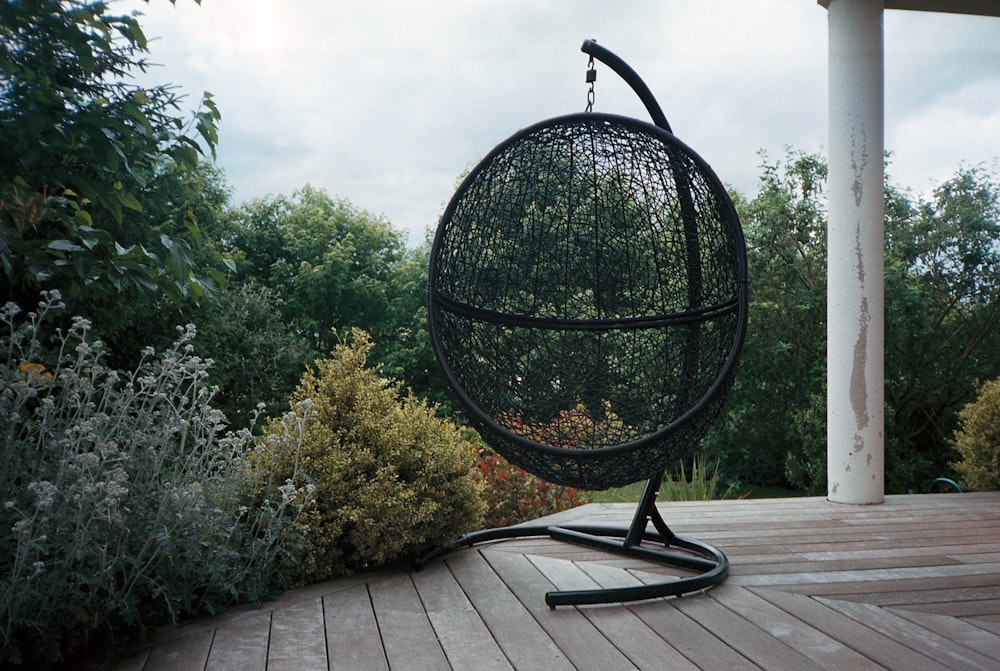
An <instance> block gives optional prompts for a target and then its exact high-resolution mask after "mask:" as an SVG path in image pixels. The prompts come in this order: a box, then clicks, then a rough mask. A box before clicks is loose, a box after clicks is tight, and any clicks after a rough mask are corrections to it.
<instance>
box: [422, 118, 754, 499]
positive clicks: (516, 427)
mask: <svg viewBox="0 0 1000 671" xmlns="http://www.w3.org/2000/svg"><path fill="white" fill-rule="evenodd" d="M429 305H430V313H431V335H432V340H433V341H434V346H435V350H436V352H437V354H438V358H439V360H440V361H441V363H442V366H443V367H444V370H445V373H446V375H447V376H448V378H449V382H450V383H451V385H452V387H453V389H454V390H455V391H456V392H457V394H458V396H459V398H460V399H461V400H462V402H463V404H464V405H465V407H466V410H467V411H468V414H469V415H470V418H471V419H472V421H473V423H474V424H475V425H476V427H477V429H478V430H479V431H480V433H481V434H482V435H483V437H484V439H485V440H487V441H488V442H489V443H490V444H491V445H492V446H493V447H494V448H495V449H496V450H497V451H498V452H500V453H501V454H503V455H504V456H505V457H507V458H508V459H509V460H510V461H512V462H514V463H517V464H519V465H521V466H523V467H525V468H527V469H528V470H529V471H531V472H533V473H535V474H537V475H539V476H541V477H543V478H546V479H548V480H551V481H553V482H558V483H561V484H568V485H573V486H577V487H585V488H588V489H604V488H607V487H611V486H617V485H621V484H626V483H628V482H634V481H636V480H640V479H643V478H647V477H650V476H651V475H652V474H654V473H656V472H657V471H659V470H661V469H662V468H664V467H666V466H668V465H670V464H672V463H673V462H674V461H676V460H677V459H679V458H682V457H684V456H686V455H687V454H689V453H690V452H691V450H692V449H693V448H694V447H695V445H696V444H697V442H698V440H700V439H701V437H702V436H703V435H704V433H705V431H706V430H707V429H708V427H709V425H710V424H711V422H712V421H713V420H714V419H715V416H716V415H717V413H718V410H719V408H720V407H721V404H722V401H723V398H724V395H725V391H726V390H727V388H728V385H729V383H730V381H731V376H732V372H733V368H734V365H735V359H736V357H737V355H738V352H739V348H740V347H741V345H742V338H743V332H744V328H745V322H746V260H745V249H744V242H743V236H742V232H741V230H740V226H739V221H738V219H737V217H736V214H735V211H734V210H733V207H732V203H731V202H730V200H729V198H728V196H727V195H726V192H725V190H724V189H723V187H722V186H721V184H720V183H719V181H718V179H717V178H716V177H715V175H714V173H712V171H711V169H710V168H708V166H707V165H706V164H705V163H704V162H703V161H702V160H701V159H700V158H699V157H698V156H697V155H696V154H694V153H693V152H692V151H691V150H690V149H688V148H687V147H686V146H685V145H683V144H682V143H681V142H679V141H678V140H677V139H676V138H674V137H673V136H672V135H671V134H669V133H667V132H665V131H663V130H661V129H659V128H657V127H655V126H652V125H649V124H645V123H642V122H639V121H636V120H633V119H627V118H624V117H616V116H610V115H599V114H579V115H572V116H568V117H562V118H559V119H553V120H550V121H547V122H543V123H541V124H538V125H536V126H533V127H531V128H528V129H525V130H524V131H521V132H520V133H518V134H517V135H515V136H513V137H512V138H510V139H509V140H507V141H506V142H504V143H502V144H501V145H499V146H498V147H497V148H496V149H494V150H493V152H491V153H490V154H489V155H488V156H487V157H486V158H485V159H484V160H483V161H482V162H481V163H480V164H479V165H478V166H477V167H476V168H475V169H474V170H473V171H472V172H471V173H470V175H469V176H468V178H467V179H466V180H465V181H464V182H463V184H462V185H461V186H460V187H459V189H458V191H457V192H456V194H455V196H454V197H453V199H452V201H451V203H450V204H449V206H448V208H447V209H446V211H445V214H444V216H443V217H442V220H441V223H440V225H439V228H438V232H437V236H436V238H435V242H434V246H433V248H432V252H431V276H430V301H429Z"/></svg>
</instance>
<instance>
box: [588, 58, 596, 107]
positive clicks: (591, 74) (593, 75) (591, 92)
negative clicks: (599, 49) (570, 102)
mask: <svg viewBox="0 0 1000 671" xmlns="http://www.w3.org/2000/svg"><path fill="white" fill-rule="evenodd" d="M596 81H597V70H596V69H594V57H593V56H591V57H590V60H589V61H588V62H587V83H588V84H590V89H589V90H588V91H587V111H588V112H593V111H594V82H596Z"/></svg>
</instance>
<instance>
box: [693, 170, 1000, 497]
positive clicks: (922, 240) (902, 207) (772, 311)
mask: <svg viewBox="0 0 1000 671" xmlns="http://www.w3.org/2000/svg"><path fill="white" fill-rule="evenodd" d="M825 177H826V166H825V163H824V161H823V160H822V159H821V158H820V157H818V156H813V155H807V154H802V153H798V152H791V151H790V152H789V153H788V154H787V155H786V157H785V159H784V160H783V161H779V162H776V163H773V164H767V163H766V164H765V165H764V166H763V174H762V178H761V188H760V191H759V193H758V194H757V196H756V197H755V198H754V199H753V200H751V201H749V202H748V201H745V200H740V201H739V202H738V203H737V204H738V208H739V210H740V214H741V218H742V219H743V223H744V227H745V230H746V236H747V243H748V257H749V264H750V273H751V281H752V295H751V311H750V325H749V332H748V336H747V343H746V347H745V349H744V354H743V358H742V364H741V369H740V372H739V374H738V375H737V381H736V384H735V386H734V389H733V392H732V395H731V398H730V402H729V404H728V406H727V411H726V415H725V416H724V418H723V421H722V422H720V426H718V427H717V428H716V430H714V431H713V432H712V434H711V435H710V436H709V437H708V438H707V439H706V443H705V444H706V446H707V447H708V448H709V450H710V451H711V453H714V454H715V455H717V456H718V457H720V459H721V463H722V468H723V469H724V473H725V476H726V477H727V478H729V479H732V480H737V479H738V480H742V481H744V482H746V483H752V484H756V485H783V484H787V483H790V484H792V485H794V486H796V487H801V488H804V489H808V490H810V491H813V492H818V491H822V489H823V488H824V487H825V483H826V410H825V395H826V389H825V374H826V372H825V371H826V231H825V229H826V210H825V207H824V205H823V203H824V201H825V198H824V186H825ZM885 231H886V287H885V302H886V335H885V347H886V364H885V365H886V368H885V375H886V390H885V393H886V434H885V441H886V484H887V489H888V491H890V492H903V491H907V490H909V489H911V488H913V487H919V486H920V485H922V484H923V483H924V482H926V481H928V480H930V479H932V478H934V477H936V476H942V475H947V474H949V473H950V471H949V462H950V461H951V460H952V459H953V457H954V455H953V454H952V453H951V451H950V449H949V447H948V446H949V440H948V438H949V436H950V435H951V433H952V431H953V430H954V428H955V421H956V413H957V412H958V410H959V409H960V408H961V407H962V406H963V405H964V404H966V403H968V402H969V401H970V400H971V399H972V396H973V395H974V390H975V380H976V379H977V378H979V377H986V378H990V377H996V376H997V375H998V374H1000V351H998V350H997V348H996V346H995V342H996V334H997V328H998V325H1000V279H998V278H1000V244H998V243H997V240H998V239H1000V183H998V179H997V176H996V175H995V174H991V173H989V172H988V171H985V170H983V169H980V168H971V169H970V168H962V169H960V170H959V171H958V172H957V174H956V175H955V177H953V178H952V179H949V180H948V181H946V182H945V183H943V184H942V185H941V186H940V187H938V188H937V189H936V190H935V191H934V193H933V194H932V195H931V196H930V197H929V198H920V197H914V196H913V195H912V194H911V193H909V192H906V191H903V190H900V189H899V188H896V187H894V186H893V185H892V184H888V185H887V187H886V219H885ZM785 478H787V483H786V480H785Z"/></svg>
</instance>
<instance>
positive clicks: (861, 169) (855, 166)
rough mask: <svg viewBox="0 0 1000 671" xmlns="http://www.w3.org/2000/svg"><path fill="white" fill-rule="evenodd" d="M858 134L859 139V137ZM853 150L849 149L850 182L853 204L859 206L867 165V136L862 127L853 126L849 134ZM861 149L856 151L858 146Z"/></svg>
mask: <svg viewBox="0 0 1000 671" xmlns="http://www.w3.org/2000/svg"><path fill="white" fill-rule="evenodd" d="M858 136H860V139H859V137H858ZM851 143H852V145H853V150H852V151H851V170H852V172H853V173H854V181H853V182H852V183H851V191H852V192H853V193H854V205H855V206H857V207H861V198H862V197H863V196H864V192H865V180H864V175H865V168H867V167H868V152H867V150H866V147H867V146H868V137H867V136H866V135H865V129H864V127H863V126H862V127H855V129H854V133H853V134H852V136H851ZM859 146H860V147H861V150H860V151H858V147H859Z"/></svg>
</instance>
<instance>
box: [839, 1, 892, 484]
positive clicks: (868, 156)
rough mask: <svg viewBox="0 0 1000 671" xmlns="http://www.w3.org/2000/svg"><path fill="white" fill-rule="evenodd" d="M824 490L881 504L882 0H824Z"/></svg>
mask: <svg viewBox="0 0 1000 671" xmlns="http://www.w3.org/2000/svg"><path fill="white" fill-rule="evenodd" d="M824 4H827V21H828V27H829V49H830V62H829V76H830V84H829V85H830V89H829V97H830V100H829V106H830V110H829V111H830V121H829V122H830V131H829V132H830V137H829V143H830V149H829V170H830V172H829V177H828V182H827V184H828V189H829V203H830V212H829V217H830V218H829V228H828V233H827V241H828V261H827V263H828V269H827V281H828V286H827V393H828V396H827V492H828V497H829V499H830V500H831V501H834V502H837V503H882V501H883V498H884V493H885V478H884V464H885V460H884V455H885V449H884V429H885V412H884V386H883V385H884V372H883V361H884V350H883V347H884V345H883V340H884V339H883V333H884V330H883V329H884V321H885V318H884V310H883V307H884V246H883V238H884V230H883V229H884V219H883V217H884V210H885V203H884V187H883V182H882V180H883V174H884V171H885V164H884V160H883V155H884V137H883V113H884V94H883V79H884V77H883V46H882V45H883V38H882V14H883V7H884V5H883V0H829V2H828V3H824Z"/></svg>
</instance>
